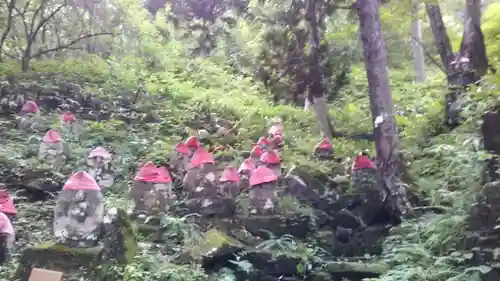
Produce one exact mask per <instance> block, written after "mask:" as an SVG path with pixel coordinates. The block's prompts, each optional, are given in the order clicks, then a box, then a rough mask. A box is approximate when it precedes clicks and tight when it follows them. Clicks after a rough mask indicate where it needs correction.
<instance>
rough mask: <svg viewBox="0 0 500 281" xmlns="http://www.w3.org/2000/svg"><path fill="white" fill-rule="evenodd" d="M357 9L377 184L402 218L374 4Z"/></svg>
mask: <svg viewBox="0 0 500 281" xmlns="http://www.w3.org/2000/svg"><path fill="white" fill-rule="evenodd" d="M357 8H358V15H359V25H360V31H361V39H362V42H363V53H364V61H365V68H366V74H367V78H368V92H369V95H370V107H371V111H372V116H373V121H374V135H375V146H376V150H377V165H378V170H379V183H380V186H381V187H382V188H383V189H384V191H385V192H387V199H389V203H390V204H391V207H392V209H393V211H395V212H397V213H399V214H405V213H407V212H409V211H411V205H410V203H409V202H408V199H407V195H406V185H404V184H402V183H401V181H400V171H398V170H399V169H398V168H399V160H400V159H399V157H398V153H397V149H398V143H399V140H398V135H397V127H396V120H395V118H394V114H393V112H394V109H393V103H392V93H391V89H390V88H389V74H388V68H387V50H386V45H385V41H384V38H383V37H382V28H381V25H380V14H379V6H378V1H377V0H358V2H357Z"/></svg>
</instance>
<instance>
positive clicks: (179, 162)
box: [169, 143, 191, 175]
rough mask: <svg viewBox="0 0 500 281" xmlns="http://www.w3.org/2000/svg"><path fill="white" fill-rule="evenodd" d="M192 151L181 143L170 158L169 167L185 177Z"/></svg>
mask: <svg viewBox="0 0 500 281" xmlns="http://www.w3.org/2000/svg"><path fill="white" fill-rule="evenodd" d="M190 154H191V151H190V150H189V148H188V147H187V145H186V144H184V143H179V144H177V145H176V146H175V148H174V151H173V152H172V155H171V156H170V161H169V165H170V167H171V168H173V169H174V171H176V172H177V174H180V175H183V174H184V173H185V172H186V170H187V166H188V163H189V159H190Z"/></svg>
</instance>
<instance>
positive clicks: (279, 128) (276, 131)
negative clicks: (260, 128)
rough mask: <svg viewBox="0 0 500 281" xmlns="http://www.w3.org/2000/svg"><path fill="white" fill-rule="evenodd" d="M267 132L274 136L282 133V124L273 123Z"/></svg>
mask: <svg viewBox="0 0 500 281" xmlns="http://www.w3.org/2000/svg"><path fill="white" fill-rule="evenodd" d="M267 133H268V134H270V135H271V136H276V135H280V136H282V135H283V125H281V124H275V125H273V126H271V128H269V130H268V131H267Z"/></svg>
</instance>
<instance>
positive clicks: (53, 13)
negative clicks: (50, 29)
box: [31, 0, 68, 38]
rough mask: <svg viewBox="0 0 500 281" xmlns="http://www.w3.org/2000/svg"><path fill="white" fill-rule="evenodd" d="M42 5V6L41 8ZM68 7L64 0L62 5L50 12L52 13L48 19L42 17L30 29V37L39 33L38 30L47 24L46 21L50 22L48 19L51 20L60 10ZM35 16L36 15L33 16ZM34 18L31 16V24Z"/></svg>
mask: <svg viewBox="0 0 500 281" xmlns="http://www.w3.org/2000/svg"><path fill="white" fill-rule="evenodd" d="M43 5H44V4H42V5H41V6H43ZM66 6H68V1H66V0H64V4H61V5H60V6H59V7H57V8H56V9H55V10H54V11H52V13H50V14H49V16H48V17H46V18H45V17H43V16H42V19H41V20H40V22H39V23H38V25H37V26H36V27H35V28H34V29H32V30H31V31H32V36H33V38H34V37H35V36H36V35H37V34H38V32H39V31H40V29H41V28H42V27H43V26H44V25H45V24H47V22H48V21H50V19H52V18H53V17H54V16H55V15H56V14H57V13H58V12H59V11H60V10H61V9H62V8H64V7H66ZM35 16H36V15H35ZM35 16H33V21H32V23H34V22H35V21H34V19H35Z"/></svg>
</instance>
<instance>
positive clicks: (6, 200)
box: [0, 188, 17, 221]
mask: <svg viewBox="0 0 500 281" xmlns="http://www.w3.org/2000/svg"><path fill="white" fill-rule="evenodd" d="M0 212H2V213H4V214H5V215H7V217H8V218H9V219H10V221H14V218H15V216H16V215H17V210H16V206H14V200H13V199H12V197H11V196H10V194H9V191H8V190H7V189H6V188H0Z"/></svg>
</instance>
